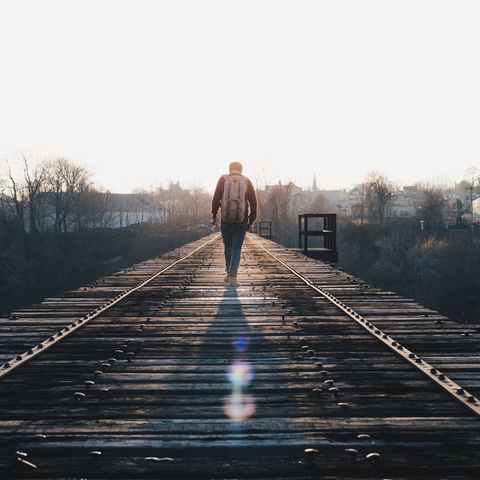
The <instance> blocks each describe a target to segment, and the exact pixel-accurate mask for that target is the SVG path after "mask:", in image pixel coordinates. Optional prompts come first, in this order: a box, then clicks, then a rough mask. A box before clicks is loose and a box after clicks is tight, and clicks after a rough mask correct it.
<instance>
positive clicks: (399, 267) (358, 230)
mask: <svg viewBox="0 0 480 480" xmlns="http://www.w3.org/2000/svg"><path fill="white" fill-rule="evenodd" d="M338 250H339V252H340V259H339V260H340V261H339V266H341V267H342V268H344V269H345V271H347V272H349V273H352V274H353V275H356V276H358V277H360V278H362V279H364V280H366V281H368V282H370V283H372V284H373V285H375V286H379V287H382V288H385V289H389V290H392V291H395V292H396V293H399V294H401V295H404V296H406V297H409V298H413V299H415V300H417V301H419V302H420V303H422V304H424V305H425V306H427V307H430V308H433V309H435V310H438V311H440V312H441V313H443V314H445V315H447V316H449V317H450V318H452V319H453V320H457V321H462V322H470V323H474V322H477V323H478V322H479V320H480V234H479V232H475V233H474V234H472V231H471V230H424V231H421V230H419V228H418V222H416V221H406V220H403V221H395V222H389V223H388V224H384V225H378V224H363V225H361V224H357V223H349V222H342V223H340V225H339V229H338Z"/></svg>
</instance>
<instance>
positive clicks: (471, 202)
mask: <svg viewBox="0 0 480 480" xmlns="http://www.w3.org/2000/svg"><path fill="white" fill-rule="evenodd" d="M473 189H474V186H473V183H472V185H470V186H469V187H465V190H470V214H471V215H470V217H471V224H470V228H471V229H472V235H473Z"/></svg>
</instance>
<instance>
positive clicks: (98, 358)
mask: <svg viewBox="0 0 480 480" xmlns="http://www.w3.org/2000/svg"><path fill="white" fill-rule="evenodd" d="M239 280H240V282H241V286H240V287H237V288H235V287H228V286H226V285H225V284H224V283H223V258H222V249H221V241H220V239H219V237H218V235H212V236H211V237H207V238H205V239H201V240H199V241H197V242H194V243H192V244H189V245H185V246H184V247H182V248H180V249H177V250H175V251H173V252H170V253H169V254H166V255H163V256H162V257H159V258H156V259H153V260H151V261H147V262H144V263H141V264H139V265H136V266H134V267H132V268H131V269H128V270H125V271H123V272H119V273H117V274H114V275H112V276H110V277H106V278H104V279H101V280H99V281H97V282H95V283H94V284H92V285H89V286H86V287H84V288H81V289H79V290H76V291H72V292H67V293H66V294H65V295H64V296H63V297H61V298H52V299H47V300H46V301H44V302H43V303H42V304H40V305H37V306H34V307H32V308H29V309H24V310H22V311H18V312H14V313H12V315H10V317H9V318H3V319H0V329H1V330H0V331H1V332H2V333H1V336H0V362H2V363H1V364H0V405H1V410H0V411H1V413H0V415H1V424H0V432H1V437H0V478H9V479H10V478H11V479H16V478H72V479H73V478H152V479H153V478H255V479H261V478H278V479H280V478H282V479H287V478H291V479H293V478H305V479H307V478H312V479H313V478H332V479H333V478H335V479H337V478H429V479H434V478H435V479H438V478H448V479H460V478H478V474H479V472H480V455H479V453H480V419H479V417H478V414H479V412H480V403H479V401H478V399H477V397H478V394H479V392H480V378H479V371H480V362H479V360H480V352H479V349H478V346H479V344H480V342H479V338H480V335H479V329H478V328H472V327H471V326H470V327H469V328H465V326H462V325H459V324H457V323H454V322H452V321H450V320H448V319H447V318H445V317H443V316H441V315H439V314H438V313H437V312H434V311H432V310H429V309H427V308H424V307H422V306H420V305H418V304H416V303H415V302H413V301H412V300H408V299H405V298H401V297H399V296H398V295H395V294H393V293H391V292H385V291H381V290H379V289H376V288H373V287H371V286H369V285H367V284H365V282H363V281H362V280H359V279H357V278H353V277H351V276H350V275H348V274H346V273H344V272H342V271H340V270H338V269H335V268H333V267H332V266H331V265H329V264H325V263H321V262H318V261H314V260H311V259H308V258H305V257H303V256H302V255H298V254H296V253H294V252H291V251H289V250H287V249H285V248H283V247H281V246H279V245H277V244H275V243H273V242H270V241H268V240H265V239H261V238H259V237H257V236H254V235H249V236H248V238H247V241H246V245H245V248H244V253H243V257H242V267H241V271H240V274H239Z"/></svg>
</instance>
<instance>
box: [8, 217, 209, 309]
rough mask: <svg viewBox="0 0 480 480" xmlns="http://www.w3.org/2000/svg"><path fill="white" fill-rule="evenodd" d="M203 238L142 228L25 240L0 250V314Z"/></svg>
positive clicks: (173, 227) (172, 228) (165, 227)
mask: <svg viewBox="0 0 480 480" xmlns="http://www.w3.org/2000/svg"><path fill="white" fill-rule="evenodd" d="M203 234H205V232H200V231H198V230H191V229H186V228H183V227H182V226H181V225H179V224H175V223H172V224H153V223H144V224H138V225H131V226H129V227H125V228H122V229H92V230H86V231H80V232H74V233H65V234H53V233H40V234H37V235H35V236H30V235H28V236H23V237H21V238H18V239H17V240H15V241H11V242H10V243H9V244H8V246H5V245H4V246H3V247H0V313H7V312H9V311H10V310H12V309H13V308H18V307H22V306H26V305H30V304H32V303H35V302H39V301H41V300H42V299H43V298H45V297H47V296H50V295H54V294H60V293H61V292H63V291H65V290H68V289H71V288H77V287H79V286H81V285H84V284H85V283H87V282H89V281H92V280H94V279H96V278H98V277H100V276H104V275H106V274H108V273H111V272H113V271H116V270H118V269H119V268H122V267H126V266H129V265H132V264H133V263H136V262H139V261H142V260H145V259H147V258H151V257H154V256H157V255H160V254H162V253H164V252H166V251H168V250H172V249H173V248H176V247H178V246H180V245H183V244H185V243H187V242H190V241H193V240H195V239H197V238H200V237H201V236H202V235H203Z"/></svg>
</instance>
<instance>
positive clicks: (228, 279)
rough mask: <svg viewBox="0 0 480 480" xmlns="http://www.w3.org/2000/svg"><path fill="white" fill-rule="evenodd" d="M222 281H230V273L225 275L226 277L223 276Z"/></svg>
mask: <svg viewBox="0 0 480 480" xmlns="http://www.w3.org/2000/svg"><path fill="white" fill-rule="evenodd" d="M223 281H224V282H225V283H230V275H227V276H226V277H223Z"/></svg>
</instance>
